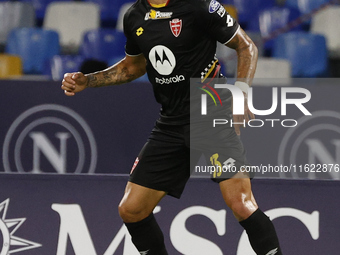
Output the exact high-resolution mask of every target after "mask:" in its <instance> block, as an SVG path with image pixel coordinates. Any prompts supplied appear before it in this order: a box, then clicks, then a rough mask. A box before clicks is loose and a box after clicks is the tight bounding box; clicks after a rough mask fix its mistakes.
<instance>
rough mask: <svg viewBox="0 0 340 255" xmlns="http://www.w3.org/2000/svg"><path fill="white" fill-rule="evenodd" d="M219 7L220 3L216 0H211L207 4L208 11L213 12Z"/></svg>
mask: <svg viewBox="0 0 340 255" xmlns="http://www.w3.org/2000/svg"><path fill="white" fill-rule="evenodd" d="M220 7H221V4H220V3H219V2H218V1H216V0H211V2H210V4H209V12H210V13H214V12H216V11H217V10H218V9H219V8H220Z"/></svg>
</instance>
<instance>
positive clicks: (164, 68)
mask: <svg viewBox="0 0 340 255" xmlns="http://www.w3.org/2000/svg"><path fill="white" fill-rule="evenodd" d="M149 60H150V62H151V64H152V66H153V68H155V70H156V71H157V72H158V73H159V74H161V75H169V74H171V73H172V71H173V70H174V68H175V66H176V58H175V55H174V54H173V53H172V51H171V50H170V49H169V48H167V47H165V46H164V45H157V46H155V47H153V48H152V49H151V50H150V52H149Z"/></svg>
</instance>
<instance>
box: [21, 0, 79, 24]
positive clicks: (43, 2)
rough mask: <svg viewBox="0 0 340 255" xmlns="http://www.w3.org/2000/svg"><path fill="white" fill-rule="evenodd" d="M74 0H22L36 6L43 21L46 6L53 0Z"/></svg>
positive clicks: (57, 0)
mask: <svg viewBox="0 0 340 255" xmlns="http://www.w3.org/2000/svg"><path fill="white" fill-rule="evenodd" d="M70 1H72V0H21V2H29V3H31V4H32V5H33V6H34V9H35V13H36V16H37V19H38V20H39V21H40V22H41V21H42V20H43V19H44V17H45V11H46V7H47V6H48V5H49V4H50V3H52V2H70Z"/></svg>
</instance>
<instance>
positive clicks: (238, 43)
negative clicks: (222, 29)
mask: <svg viewBox="0 0 340 255" xmlns="http://www.w3.org/2000/svg"><path fill="white" fill-rule="evenodd" d="M226 46H228V47H229V48H232V49H234V50H236V52H237V80H238V81H242V82H245V83H247V84H248V85H249V86H250V85H251V83H252V80H253V78H254V74H255V70H256V64H257V58H258V52H257V48H256V45H255V44H254V42H253V41H252V40H251V39H250V38H249V36H248V35H247V34H246V33H245V32H244V31H243V29H242V28H240V29H239V30H238V32H237V33H236V35H235V36H234V38H233V39H232V40H231V41H230V42H228V43H227V44H226Z"/></svg>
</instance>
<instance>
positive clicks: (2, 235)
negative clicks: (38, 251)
mask: <svg viewBox="0 0 340 255" xmlns="http://www.w3.org/2000/svg"><path fill="white" fill-rule="evenodd" d="M8 204H9V199H6V200H5V201H3V202H2V203H1V204H0V255H8V254H11V253H16V252H20V251H25V250H30V249H34V248H38V247H41V244H38V243H34V242H31V241H28V240H25V239H22V238H19V237H16V236H14V233H15V232H16V231H17V230H18V229H19V228H20V226H21V225H22V224H23V223H24V222H25V220H26V218H20V219H6V213H7V209H8Z"/></svg>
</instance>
